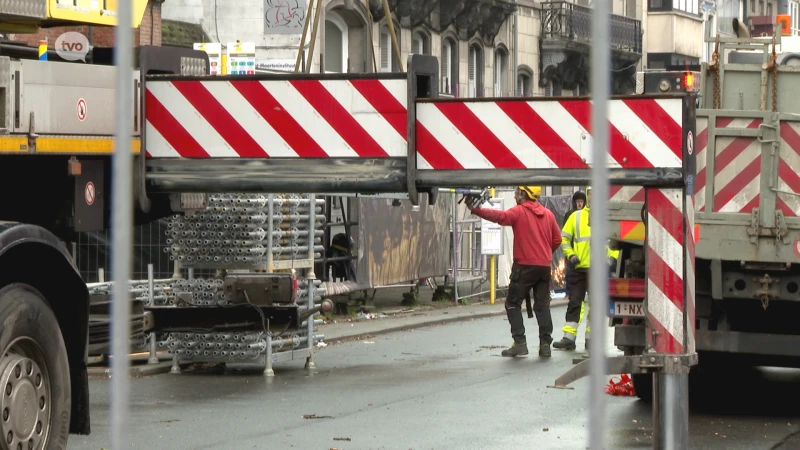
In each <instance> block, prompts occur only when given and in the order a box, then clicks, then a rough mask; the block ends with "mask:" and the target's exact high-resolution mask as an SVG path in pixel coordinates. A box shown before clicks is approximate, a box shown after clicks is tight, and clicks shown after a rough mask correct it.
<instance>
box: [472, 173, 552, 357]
mask: <svg viewBox="0 0 800 450" xmlns="http://www.w3.org/2000/svg"><path fill="white" fill-rule="evenodd" d="M541 193H542V188H541V187H539V186H518V187H517V188H516V189H515V190H514V200H516V202H517V206H514V207H513V208H510V209H508V210H506V211H496V210H494V209H490V208H478V205H479V204H480V200H479V199H477V198H475V197H469V198H467V207H468V208H469V209H470V210H471V211H472V213H473V214H475V215H476V216H478V217H481V218H483V219H486V220H488V221H491V222H494V223H497V224H500V225H503V226H511V229H512V230H513V232H514V264H513V265H512V266H511V278H510V281H511V282H510V283H509V285H508V296H507V297H506V304H505V307H506V314H508V322H509V324H510V325H511V336H512V337H513V338H514V345H512V346H511V348H509V349H507V350H503V352H502V355H503V356H524V355H527V354H528V343H527V341H526V339H525V325H524V324H523V320H522V301H523V300H524V299H525V296H526V295H527V293H528V292H530V290H531V289H533V297H534V306H533V310H534V312H535V313H536V321H537V322H538V323H539V356H542V357H549V356H550V354H551V353H550V344H551V343H552V342H553V337H552V333H553V319H552V317H551V316H550V266H551V263H552V261H553V252H554V251H555V250H556V249H557V248H558V247H559V246H560V245H561V229H560V228H559V227H558V223H557V222H556V218H555V217H554V216H553V213H552V212H550V210H549V209H547V208H545V207H544V206H542V204H541V203H539V201H538V200H539V196H540V195H541Z"/></svg>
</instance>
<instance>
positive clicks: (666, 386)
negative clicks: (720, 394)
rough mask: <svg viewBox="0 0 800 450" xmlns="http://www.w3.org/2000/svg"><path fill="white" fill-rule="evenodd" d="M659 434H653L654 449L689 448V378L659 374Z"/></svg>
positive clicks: (680, 375)
mask: <svg viewBox="0 0 800 450" xmlns="http://www.w3.org/2000/svg"><path fill="white" fill-rule="evenodd" d="M654 377H657V378H659V383H658V384H659V392H658V395H659V399H660V403H661V405H662V406H661V408H660V410H659V413H658V417H659V424H658V427H659V429H660V433H659V434H657V435H656V434H655V433H654V434H653V447H654V448H656V449H659V450H662V449H663V450H673V449H683V448H689V376H688V375H687V374H681V373H658V374H656V375H654Z"/></svg>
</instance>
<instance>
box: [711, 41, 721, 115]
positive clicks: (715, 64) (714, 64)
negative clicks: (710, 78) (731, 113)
mask: <svg viewBox="0 0 800 450" xmlns="http://www.w3.org/2000/svg"><path fill="white" fill-rule="evenodd" d="M708 70H710V71H713V72H714V109H720V97H722V94H721V92H720V85H719V33H717V40H716V43H715V44H714V53H713V54H712V55H711V64H709V65H708Z"/></svg>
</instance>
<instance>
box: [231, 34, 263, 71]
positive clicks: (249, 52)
mask: <svg viewBox="0 0 800 450" xmlns="http://www.w3.org/2000/svg"><path fill="white" fill-rule="evenodd" d="M227 50H228V61H227V63H226V65H227V68H228V69H227V74H228V75H253V74H255V73H256V43H255V42H239V41H236V42H230V43H228V47H227Z"/></svg>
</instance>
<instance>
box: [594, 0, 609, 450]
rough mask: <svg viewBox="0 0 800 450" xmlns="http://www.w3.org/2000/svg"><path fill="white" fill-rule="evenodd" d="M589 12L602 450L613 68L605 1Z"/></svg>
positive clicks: (597, 438)
mask: <svg viewBox="0 0 800 450" xmlns="http://www.w3.org/2000/svg"><path fill="white" fill-rule="evenodd" d="M595 5H596V6H595V8H594V10H593V11H592V42H594V43H595V45H593V46H592V55H591V58H592V59H591V67H595V68H598V69H600V70H593V71H592V85H591V86H592V100H593V103H592V138H593V141H594V142H593V146H592V190H593V191H594V192H593V194H594V195H592V197H594V202H593V203H594V204H593V205H592V206H591V208H590V216H589V218H590V220H591V222H592V224H593V226H592V238H591V261H593V262H594V264H591V266H590V268H589V278H590V280H589V281H590V282H589V292H592V297H593V298H592V302H593V303H595V304H594V305H592V308H591V310H590V311H589V314H590V318H591V322H593V323H594V324H596V325H597V327H595V329H594V330H592V331H593V334H594V336H592V341H594V342H596V344H595V345H593V346H592V349H591V355H590V358H589V360H590V363H589V382H590V384H589V445H590V448H591V449H593V450H595V449H605V448H606V439H605V438H606V415H605V414H606V411H605V409H606V405H605V393H604V392H603V388H604V385H605V383H604V379H605V376H606V363H607V361H606V349H605V342H606V328H605V327H603V326H600V325H601V324H603V323H605V321H606V317H605V314H606V310H607V308H608V269H607V268H606V264H605V261H606V260H607V259H608V258H607V257H606V242H607V241H608V222H607V221H608V191H609V186H608V185H609V183H608V166H607V162H606V161H607V159H606V156H607V154H608V148H609V133H608V100H609V97H610V92H609V91H610V86H609V85H610V81H611V80H610V74H609V73H608V69H607V68H608V67H610V66H611V48H610V46H609V44H608V42H610V28H611V25H610V18H609V14H610V13H611V5H610V2H609V0H596V3H595Z"/></svg>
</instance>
